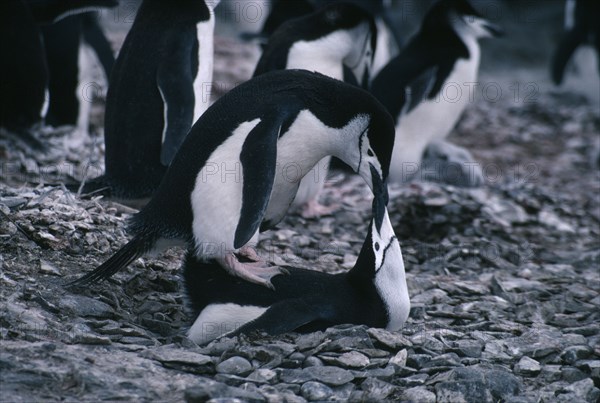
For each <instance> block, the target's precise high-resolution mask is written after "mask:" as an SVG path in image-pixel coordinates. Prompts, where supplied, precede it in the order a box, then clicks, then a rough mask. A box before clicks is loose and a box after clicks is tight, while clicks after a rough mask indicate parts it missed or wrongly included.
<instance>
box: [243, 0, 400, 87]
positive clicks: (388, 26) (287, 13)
mask: <svg viewBox="0 0 600 403" xmlns="http://www.w3.org/2000/svg"><path fill="white" fill-rule="evenodd" d="M332 4H354V5H356V6H358V7H361V8H362V9H363V10H366V11H367V12H368V13H369V15H372V16H374V17H375V24H376V26H377V31H378V33H377V36H378V41H377V43H378V46H377V47H376V48H375V49H374V62H373V71H374V72H377V71H379V69H380V68H382V67H383V66H384V65H385V64H386V63H387V62H388V61H389V60H390V59H391V57H392V55H394V54H396V53H398V50H399V49H400V48H401V47H402V43H403V41H402V35H401V34H400V31H399V30H398V29H397V24H395V23H394V21H392V17H391V15H390V8H391V1H390V0H294V1H288V0H273V1H272V2H271V9H270V12H269V15H268V17H267V19H266V20H265V23H264V24H263V27H262V30H261V31H260V33H259V34H258V35H253V34H245V35H242V36H243V37H244V38H246V39H252V38H255V37H258V38H260V39H261V41H264V42H266V41H267V39H268V38H270V37H271V35H272V34H273V33H275V31H276V30H277V29H278V28H279V27H280V26H281V25H283V24H284V23H285V22H286V21H289V20H291V19H295V18H299V17H302V16H305V15H307V14H310V13H313V12H315V11H317V10H319V9H321V8H323V7H326V6H328V5H332ZM359 79H360V77H359Z"/></svg>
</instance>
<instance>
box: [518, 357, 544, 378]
mask: <svg viewBox="0 0 600 403" xmlns="http://www.w3.org/2000/svg"><path fill="white" fill-rule="evenodd" d="M541 370H542V367H541V366H540V363H539V362H537V361H536V360H534V359H533V358H529V357H526V356H524V357H521V359H520V360H519V362H518V363H516V364H515V374H518V375H523V376H537V375H538V374H539V373H540V372H541Z"/></svg>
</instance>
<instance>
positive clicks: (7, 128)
mask: <svg viewBox="0 0 600 403" xmlns="http://www.w3.org/2000/svg"><path fill="white" fill-rule="evenodd" d="M0 30H1V31H0V49H2V54H3V56H2V60H0V129H1V130H2V131H3V133H2V134H3V135H9V134H13V135H14V136H15V137H16V138H18V139H20V140H21V141H23V142H24V143H26V144H28V145H29V146H30V147H32V148H35V149H43V148H44V147H43V145H42V143H41V142H40V141H39V140H38V139H37V138H36V137H35V135H34V134H33V131H35V128H34V126H36V125H39V124H41V123H42V119H43V117H44V115H45V114H46V111H47V108H48V105H47V102H46V94H47V91H48V69H47V66H46V57H45V54H44V47H43V44H42V38H41V32H40V29H39V27H38V25H37V23H36V21H35V19H34V17H33V15H32V13H31V10H30V8H29V6H28V5H27V4H26V3H25V2H24V1H23V0H4V1H1V2H0Z"/></svg>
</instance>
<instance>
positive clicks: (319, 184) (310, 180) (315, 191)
mask: <svg viewBox="0 0 600 403" xmlns="http://www.w3.org/2000/svg"><path fill="white" fill-rule="evenodd" d="M330 161H331V157H325V158H323V159H322V160H321V161H319V162H318V163H317V165H315V166H314V167H313V169H311V170H310V171H308V173H307V174H306V176H305V177H304V178H302V180H301V181H300V186H299V187H298V191H297V192H296V198H295V199H294V202H293V203H292V205H293V206H294V207H300V206H302V205H304V204H306V203H308V202H309V201H311V200H314V199H316V198H317V197H318V196H319V193H321V190H322V189H323V187H324V186H325V180H326V179H327V172H328V171H329V162H330Z"/></svg>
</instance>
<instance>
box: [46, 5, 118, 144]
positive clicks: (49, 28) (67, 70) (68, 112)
mask: <svg viewBox="0 0 600 403" xmlns="http://www.w3.org/2000/svg"><path fill="white" fill-rule="evenodd" d="M42 33H43V38H44V49H45V51H46V60H47V62H48V72H49V85H48V90H49V94H48V95H49V105H48V113H47V114H46V118H45V122H46V124H48V125H51V126H65V125H69V126H77V129H78V131H79V132H80V133H81V134H84V133H87V131H88V122H89V113H90V106H91V100H90V99H86V98H85V96H84V94H83V93H82V92H83V89H84V87H83V85H85V84H87V83H89V82H90V80H92V76H91V70H92V69H93V65H92V62H93V59H94V58H97V59H98V61H99V63H100V65H101V66H102V69H103V73H104V76H105V79H106V82H108V78H109V77H110V71H111V70H112V67H113V65H114V63H115V57H114V55H113V52H112V49H111V46H110V43H109V42H108V40H107V39H106V36H105V35H104V33H103V32H102V29H101V28H100V26H99V24H98V21H97V18H96V15H95V13H83V14H78V15H71V16H68V17H66V18H63V19H60V20H59V21H57V22H55V23H53V24H48V25H45V26H43V27H42ZM92 51H93V53H95V55H94V54H91V52H92Z"/></svg>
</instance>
